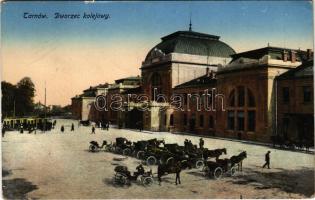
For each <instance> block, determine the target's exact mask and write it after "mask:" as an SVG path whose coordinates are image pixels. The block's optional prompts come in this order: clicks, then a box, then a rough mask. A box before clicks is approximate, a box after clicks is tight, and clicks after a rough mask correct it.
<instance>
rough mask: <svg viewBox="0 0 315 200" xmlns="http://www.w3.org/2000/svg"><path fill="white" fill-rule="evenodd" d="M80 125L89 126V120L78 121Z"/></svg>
mask: <svg viewBox="0 0 315 200" xmlns="http://www.w3.org/2000/svg"><path fill="white" fill-rule="evenodd" d="M80 124H81V125H83V126H90V124H91V122H90V120H80Z"/></svg>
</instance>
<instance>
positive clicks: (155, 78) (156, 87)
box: [151, 73, 162, 100]
mask: <svg viewBox="0 0 315 200" xmlns="http://www.w3.org/2000/svg"><path fill="white" fill-rule="evenodd" d="M154 91H155V94H156V95H157V94H162V79H161V76H160V74H158V73H154V74H153V75H152V77H151V100H155V99H154Z"/></svg>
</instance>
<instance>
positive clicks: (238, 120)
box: [227, 86, 256, 132]
mask: <svg viewBox="0 0 315 200" xmlns="http://www.w3.org/2000/svg"><path fill="white" fill-rule="evenodd" d="M228 103H229V104H228V105H229V107H228V112H227V129H228V130H233V131H245V132H254V131H255V130H256V108H255V106H256V102H255V96H254V94H253V93H252V91H251V90H250V89H249V88H247V87H244V86H238V87H236V88H235V89H233V90H232V91H231V92H230V94H229V99H228ZM245 122H246V123H245ZM246 124H247V125H246ZM245 125H246V126H245Z"/></svg>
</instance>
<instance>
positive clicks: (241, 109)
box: [72, 30, 314, 142]
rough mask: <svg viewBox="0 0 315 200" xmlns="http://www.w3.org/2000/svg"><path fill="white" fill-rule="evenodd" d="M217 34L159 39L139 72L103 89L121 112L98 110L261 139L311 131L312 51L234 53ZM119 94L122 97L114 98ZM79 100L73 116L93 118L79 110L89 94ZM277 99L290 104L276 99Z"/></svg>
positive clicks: (158, 127)
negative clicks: (310, 61)
mask: <svg viewBox="0 0 315 200" xmlns="http://www.w3.org/2000/svg"><path fill="white" fill-rule="evenodd" d="M219 38H220V37H219V36H214V35H209V34H204V33H198V32H194V31H191V30H190V31H177V32H175V33H172V34H170V35H167V36H165V37H163V38H161V40H162V41H161V42H160V43H159V44H157V45H156V46H154V47H153V48H152V49H151V50H150V51H149V52H148V54H147V56H146V57H145V59H144V61H143V62H142V66H141V68H140V70H141V77H129V78H125V79H120V80H116V81H115V84H112V85H110V86H108V87H107V90H106V103H107V105H115V104H118V105H119V106H120V107H121V108H123V109H122V110H113V109H108V110H106V111H103V112H102V114H101V115H102V116H103V117H102V119H106V120H109V121H111V122H112V123H114V124H117V125H118V126H119V127H121V128H139V126H141V127H142V128H143V129H145V130H150V131H169V132H190V133H193V134H197V135H210V136H219V137H229V138H237V139H241V140H254V141H261V142H270V139H271V136H274V135H284V136H285V137H287V138H297V137H303V138H308V137H310V135H313V132H314V123H313V118H314V117H313V115H314V108H313V102H312V103H310V101H312V100H311V99H312V98H313V93H311V91H313V85H312V83H313V76H312V77H310V66H312V65H313V64H311V65H310V64H309V62H306V61H307V60H310V59H312V55H313V52H312V51H310V50H308V51H307V52H306V51H301V50H296V49H287V48H279V47H270V46H268V47H264V48H260V49H255V50H251V51H246V52H241V53H236V52H235V51H234V50H233V49H232V48H231V47H230V46H229V45H227V44H225V43H224V42H222V41H220V40H219ZM312 69H313V68H312ZM306 72H308V75H306ZM298 74H302V75H299V76H298ZM279 91H281V92H283V93H285V92H287V93H289V94H290V95H289V96H290V97H286V96H285V94H280V93H279ZM288 91H289V92H288ZM301 91H303V92H301ZM85 93H86V92H85ZM85 93H84V94H85ZM118 94H119V95H120V98H121V99H120V101H117V100H116V99H115V98H113V97H115V95H118ZM279 95H280V96H279ZM281 95H282V96H281ZM286 95H287V96H288V94H286ZM299 95H300V96H299ZM301 95H304V96H303V101H302V100H301V98H302V97H301ZM95 96H96V95H94V99H95ZM139 97H141V98H139ZM142 97H143V98H142ZM80 98H81V99H82V100H78V99H80ZM80 98H78V99H77V98H73V100H72V102H73V108H80V109H74V115H76V116H78V118H81V119H86V118H88V119H94V120H96V119H95V118H93V116H94V115H97V114H96V113H94V112H92V111H91V110H89V111H86V110H84V108H85V106H86V104H91V102H92V99H89V98H90V97H89V96H88V95H85V96H84V97H80ZM85 98H86V99H85ZM282 98H290V101H289V102H287V104H281V103H280V104H279V102H281V101H287V100H283V99H282ZM179 99H180V100H179ZM291 99H292V101H291ZM178 100H179V101H178ZM306 101H308V103H307V102H306ZM301 102H302V103H301ZM83 104H84V105H83ZM144 108H145V109H144ZM76 110H77V112H76ZM86 113H92V115H93V116H89V115H87V114H86ZM98 113H99V112H98ZM98 115H99V114H98ZM97 118H98V119H100V117H97ZM291 122H292V123H291ZM294 123H295V124H294ZM300 127H306V128H300Z"/></svg>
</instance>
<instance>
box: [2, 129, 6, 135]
mask: <svg viewBox="0 0 315 200" xmlns="http://www.w3.org/2000/svg"><path fill="white" fill-rule="evenodd" d="M4 135H5V128H4V127H2V137H4Z"/></svg>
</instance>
